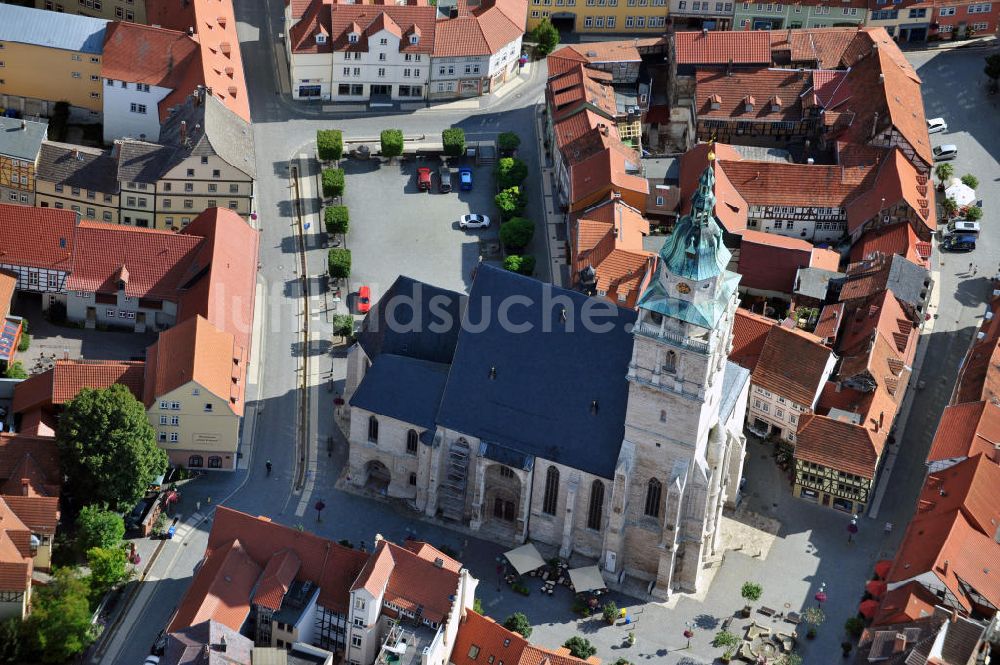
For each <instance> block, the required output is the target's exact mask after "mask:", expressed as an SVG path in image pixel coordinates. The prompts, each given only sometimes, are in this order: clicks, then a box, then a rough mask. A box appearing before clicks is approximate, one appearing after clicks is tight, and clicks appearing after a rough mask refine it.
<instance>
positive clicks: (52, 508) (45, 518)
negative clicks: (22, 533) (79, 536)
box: [0, 494, 59, 536]
mask: <svg viewBox="0 0 1000 665" xmlns="http://www.w3.org/2000/svg"><path fill="white" fill-rule="evenodd" d="M0 499H2V500H3V501H6V502H7V505H8V506H10V509H11V510H13V511H14V514H15V515H17V516H18V518H19V519H20V520H21V521H22V522H24V525H25V526H26V527H28V528H29V529H30V530H31V531H32V533H44V534H46V535H49V536H53V535H55V533H56V526H57V525H58V524H59V497H57V496H17V495H14V494H4V495H2V496H0Z"/></svg>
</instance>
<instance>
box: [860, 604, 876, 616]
mask: <svg viewBox="0 0 1000 665" xmlns="http://www.w3.org/2000/svg"><path fill="white" fill-rule="evenodd" d="M858 612H860V613H861V616H863V617H864V618H866V619H871V618H872V617H873V616H875V613H876V612H878V601H877V600H863V601H861V604H860V605H858Z"/></svg>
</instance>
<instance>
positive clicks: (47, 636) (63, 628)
mask: <svg viewBox="0 0 1000 665" xmlns="http://www.w3.org/2000/svg"><path fill="white" fill-rule="evenodd" d="M89 597H90V585H89V584H88V583H87V580H86V579H85V578H83V577H81V576H80V575H79V574H78V573H77V572H76V571H75V570H73V569H70V568H59V569H57V570H56V571H55V572H54V574H53V575H52V581H51V582H50V584H49V585H48V586H40V587H37V588H36V590H35V592H34V594H33V597H32V603H31V605H32V612H31V615H30V616H29V618H28V622H27V625H26V626H25V633H26V636H27V637H28V639H29V640H30V642H31V643H33V644H34V646H35V647H36V648H37V649H38V651H39V653H40V654H41V658H42V662H45V663H62V662H65V661H67V660H69V659H70V658H72V657H73V656H75V655H76V654H78V653H80V652H82V651H83V650H84V649H86V648H87V646H89V645H90V643H91V642H93V641H94V631H93V628H92V627H91V624H90V600H89Z"/></svg>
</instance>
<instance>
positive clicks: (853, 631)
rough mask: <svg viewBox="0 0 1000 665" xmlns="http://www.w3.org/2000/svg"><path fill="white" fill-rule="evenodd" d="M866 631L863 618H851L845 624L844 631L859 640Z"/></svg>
mask: <svg viewBox="0 0 1000 665" xmlns="http://www.w3.org/2000/svg"><path fill="white" fill-rule="evenodd" d="M864 630H865V622H864V620H862V619H861V617H850V618H849V619H848V620H847V621H845V622H844V631H845V632H846V633H847V634H848V635H850V636H851V637H853V638H854V639H858V638H859V637H861V633H862V632H864Z"/></svg>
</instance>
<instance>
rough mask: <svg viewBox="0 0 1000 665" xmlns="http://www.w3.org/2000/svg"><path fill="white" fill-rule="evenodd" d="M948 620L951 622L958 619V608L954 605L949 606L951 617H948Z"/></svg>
mask: <svg viewBox="0 0 1000 665" xmlns="http://www.w3.org/2000/svg"><path fill="white" fill-rule="evenodd" d="M949 621H951V622H952V623H955V622H956V621H958V610H957V609H956V608H954V607H953V608H951V617H950V618H949Z"/></svg>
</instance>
